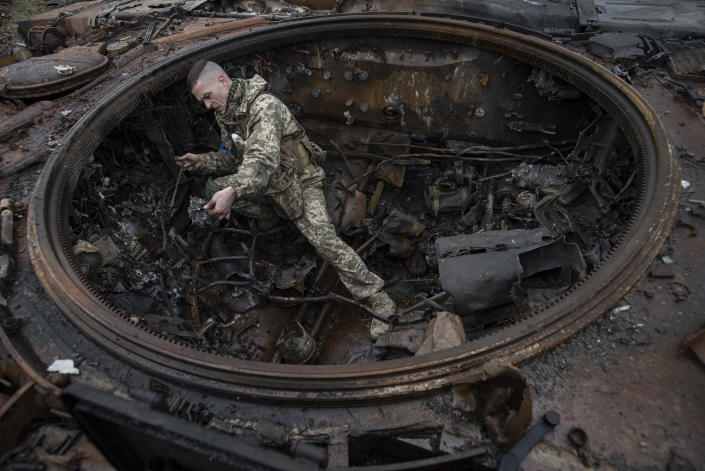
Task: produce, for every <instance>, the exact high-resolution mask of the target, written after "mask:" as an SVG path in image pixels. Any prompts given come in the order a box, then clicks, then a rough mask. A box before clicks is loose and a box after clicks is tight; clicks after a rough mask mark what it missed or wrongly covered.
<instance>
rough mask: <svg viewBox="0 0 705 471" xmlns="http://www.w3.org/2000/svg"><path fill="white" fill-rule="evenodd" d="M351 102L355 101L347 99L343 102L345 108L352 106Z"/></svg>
mask: <svg viewBox="0 0 705 471" xmlns="http://www.w3.org/2000/svg"><path fill="white" fill-rule="evenodd" d="M353 101H355V100H353V99H352V98H348V99H347V100H345V106H347V107H350V106H352V104H353Z"/></svg>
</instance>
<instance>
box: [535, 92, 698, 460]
mask: <svg viewBox="0 0 705 471" xmlns="http://www.w3.org/2000/svg"><path fill="white" fill-rule="evenodd" d="M639 91H640V92H641V93H642V94H643V95H644V96H645V98H646V99H647V101H649V102H650V103H651V104H652V105H653V106H654V107H655V108H656V109H658V110H659V116H660V118H661V119H662V121H663V123H664V125H665V126H666V129H667V130H668V132H669V134H670V135H671V138H672V140H673V141H672V144H673V145H674V152H675V155H677V156H678V159H679V161H680V164H681V168H682V175H681V178H682V179H683V180H685V181H687V182H688V183H689V186H688V185H687V184H685V185H683V186H687V189H684V191H683V193H682V195H681V203H680V208H679V212H678V216H677V220H676V223H675V225H674V227H673V229H672V232H671V235H670V237H669V239H668V240H667V242H666V244H665V245H664V247H663V248H662V249H661V252H660V254H659V256H658V257H657V258H656V260H655V261H654V263H653V264H652V266H651V267H650V268H649V270H648V271H647V275H646V276H645V277H644V278H643V279H642V280H641V281H640V282H639V283H637V285H636V286H635V287H634V288H633V289H632V290H631V292H630V293H629V294H628V295H627V296H625V297H624V298H623V299H622V300H621V302H620V303H619V304H618V305H617V306H616V307H615V308H613V309H612V310H611V311H610V312H608V313H606V314H605V315H603V316H602V317H601V318H599V319H598V320H597V321H595V322H593V323H592V324H590V325H589V326H588V327H587V328H586V329H585V330H583V331H582V332H580V333H579V334H578V335H575V336H574V337H572V338H571V339H570V340H568V341H566V342H565V343H563V344H562V345H560V346H558V347H557V348H555V349H553V350H552V351H550V352H547V353H545V354H543V355H541V356H539V357H538V358H535V359H534V360H532V361H531V362H529V363H528V364H527V365H525V366H524V368H522V370H523V371H524V373H525V374H526V375H527V377H528V381H529V383H530V384H531V386H532V388H533V391H534V417H535V418H538V417H540V416H541V414H543V413H544V412H545V411H547V410H555V411H557V412H559V413H560V414H561V416H562V421H561V424H560V425H559V426H558V427H557V429H556V430H555V431H554V432H553V433H552V434H551V435H550V436H549V437H548V441H549V442H550V443H551V444H552V445H554V446H555V447H558V448H563V449H566V448H568V449H570V448H571V446H570V444H569V441H568V438H567V435H568V432H569V431H570V429H571V428H573V427H579V428H582V429H583V430H585V431H586V432H587V435H588V448H589V450H590V453H591V456H592V458H593V459H594V460H595V461H593V464H597V463H600V466H599V469H609V467H610V466H611V467H613V468H615V469H628V470H632V469H635V470H636V469H639V470H663V469H669V470H670V469H682V470H696V469H705V468H703V465H704V463H705V449H704V448H703V447H702V446H698V445H697V443H702V437H703V433H705V365H703V364H702V363H700V362H699V361H698V360H697V359H696V357H695V356H694V355H693V354H692V352H690V351H686V350H684V349H683V348H682V343H683V340H684V339H685V338H686V337H688V336H689V335H692V334H694V333H695V332H697V331H699V330H700V329H702V328H703V327H705V313H704V310H703V305H705V266H703V264H702V256H701V254H703V253H705V219H704V218H703V211H702V208H700V209H698V208H696V207H695V206H696V205H694V204H693V203H692V202H691V200H701V201H702V200H703V199H704V198H705V141H703V139H702V138H701V136H702V133H703V130H704V128H705V124H704V123H703V118H702V117H698V116H697V115H695V113H694V112H693V110H692V109H691V108H690V107H689V106H687V105H685V104H683V103H678V102H676V101H675V100H674V99H673V97H672V95H671V92H670V91H668V90H665V89H664V88H663V87H661V86H660V85H659V84H658V83H655V81H652V82H651V83H650V84H649V86H648V87H640V88H639ZM664 260H665V261H666V263H664ZM678 285H681V286H683V285H684V286H686V287H687V289H686V292H689V294H687V295H686V296H682V292H681V291H678V288H679V287H678ZM681 289H682V288H681ZM674 291H675V292H676V293H678V294H681V296H680V297H678V296H676V294H674Z"/></svg>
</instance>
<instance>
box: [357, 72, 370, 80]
mask: <svg viewBox="0 0 705 471" xmlns="http://www.w3.org/2000/svg"><path fill="white" fill-rule="evenodd" d="M357 76H358V77H359V78H360V80H367V77H368V76H369V74H368V73H367V72H365V71H364V70H361V71H359V72H358V73H357Z"/></svg>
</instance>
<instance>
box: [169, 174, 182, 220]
mask: <svg viewBox="0 0 705 471" xmlns="http://www.w3.org/2000/svg"><path fill="white" fill-rule="evenodd" d="M182 173H184V168H183V167H179V175H178V176H177V177H176V185H175V186H174V194H173V195H171V203H169V214H171V211H172V210H173V209H174V201H176V193H177V192H178V191H179V181H181V174H182Z"/></svg>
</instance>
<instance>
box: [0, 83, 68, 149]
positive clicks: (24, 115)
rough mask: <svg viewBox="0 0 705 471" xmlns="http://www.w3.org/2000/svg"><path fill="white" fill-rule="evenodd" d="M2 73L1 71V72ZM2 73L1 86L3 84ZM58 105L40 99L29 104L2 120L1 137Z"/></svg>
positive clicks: (0, 125)
mask: <svg viewBox="0 0 705 471" xmlns="http://www.w3.org/2000/svg"><path fill="white" fill-rule="evenodd" d="M0 74H1V72H0ZM1 77H2V75H0V87H1V86H2V78H1ZM55 106H56V103H54V102H53V101H38V102H36V103H33V104H31V105H29V106H28V107H27V108H25V109H23V110H22V111H18V112H17V113H15V114H13V115H12V116H10V117H8V118H4V119H3V120H2V121H0V139H3V138H4V137H5V136H7V135H8V134H10V133H12V132H14V131H17V130H18V129H21V128H23V127H25V126H27V125H29V124H31V123H33V122H34V121H35V120H36V119H38V118H39V117H40V116H41V115H42V114H43V113H44V112H45V111H49V110H51V109H52V108H54V107H55Z"/></svg>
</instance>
